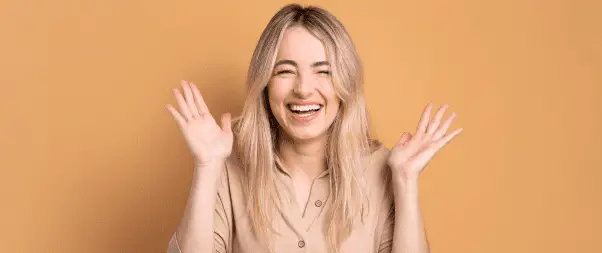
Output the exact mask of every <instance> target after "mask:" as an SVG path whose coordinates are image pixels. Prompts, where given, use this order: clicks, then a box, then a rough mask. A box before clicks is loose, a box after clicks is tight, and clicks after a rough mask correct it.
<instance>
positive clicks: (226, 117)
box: [222, 113, 232, 133]
mask: <svg viewBox="0 0 602 253" xmlns="http://www.w3.org/2000/svg"><path fill="white" fill-rule="evenodd" d="M222 131H224V132H225V133H231V132H232V116H231V115H230V113H224V114H222Z"/></svg>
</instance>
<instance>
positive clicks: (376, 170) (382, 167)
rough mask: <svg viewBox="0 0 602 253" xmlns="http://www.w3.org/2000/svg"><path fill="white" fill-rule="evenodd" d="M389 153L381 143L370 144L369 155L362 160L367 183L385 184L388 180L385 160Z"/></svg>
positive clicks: (388, 170) (387, 167)
mask: <svg viewBox="0 0 602 253" xmlns="http://www.w3.org/2000/svg"><path fill="white" fill-rule="evenodd" d="M390 152H391V151H390V149H389V148H387V147H386V146H385V145H384V144H382V143H381V142H379V141H373V142H372V144H371V151H370V154H369V155H368V156H366V158H365V160H364V164H365V165H364V166H365V167H364V168H365V172H364V176H365V177H366V179H368V180H369V181H380V182H379V183H386V182H387V181H388V180H389V178H390V175H389V174H390V169H389V166H388V164H387V159H388V158H389V154H390ZM374 183H376V182H374Z"/></svg>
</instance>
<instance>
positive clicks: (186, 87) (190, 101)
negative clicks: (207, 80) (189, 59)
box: [182, 81, 199, 118]
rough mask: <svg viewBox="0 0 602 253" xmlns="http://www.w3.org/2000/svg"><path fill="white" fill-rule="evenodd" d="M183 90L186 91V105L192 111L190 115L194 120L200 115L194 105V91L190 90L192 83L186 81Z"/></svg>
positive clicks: (183, 83)
mask: <svg viewBox="0 0 602 253" xmlns="http://www.w3.org/2000/svg"><path fill="white" fill-rule="evenodd" d="M182 88H183V89H184V97H185V98H186V105H187V106H188V109H189V110H190V114H191V115H192V117H193V118H194V117H195V116H198V115H199V111H198V110H197V108H196V105H195V104H194V98H193V97H192V89H191V88H190V83H188V82H186V81H182Z"/></svg>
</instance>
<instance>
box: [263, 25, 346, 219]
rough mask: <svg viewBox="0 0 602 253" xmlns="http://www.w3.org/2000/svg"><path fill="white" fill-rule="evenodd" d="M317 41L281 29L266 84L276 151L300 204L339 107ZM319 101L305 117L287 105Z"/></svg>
mask: <svg viewBox="0 0 602 253" xmlns="http://www.w3.org/2000/svg"><path fill="white" fill-rule="evenodd" d="M331 80H332V79H331V77H330V66H329V63H328V61H327V58H326V52H325V50H324V46H323V45H322V42H321V41H320V40H318V39H317V38H316V37H314V36H313V35H312V34H311V33H310V32H309V31H307V30H306V29H305V28H302V27H292V28H290V29H287V30H286V31H285V33H284V36H283V38H282V41H281V43H280V48H279V49H278V55H277V57H276V64H275V67H274V71H273V73H272V78H271V80H270V83H269V84H268V98H269V104H270V108H271V110H272V113H273V115H274V117H275V118H276V120H277V121H278V123H279V125H280V136H281V138H280V143H279V147H278V148H279V153H280V155H281V161H282V163H283V164H284V167H286V169H287V171H288V172H289V174H291V178H292V181H293V183H294V185H295V190H296V191H295V193H296V196H297V199H296V200H297V203H298V206H299V208H300V210H304V209H305V205H306V204H307V201H308V198H309V191H310V187H311V182H312V181H313V179H314V178H315V177H316V176H317V175H318V174H319V173H321V172H322V171H324V170H325V169H326V164H325V158H324V157H325V152H326V150H325V146H326V141H327V138H328V136H327V130H328V128H329V127H330V125H331V124H332V122H333V121H334V119H335V118H336V116H337V113H338V111H339V105H340V100H339V98H338V97H337V95H336V94H335V91H334V89H333V85H332V81H331ZM290 103H294V104H304V103H311V104H321V105H322V106H323V107H322V109H320V111H318V112H317V113H316V114H317V116H316V117H315V118H314V119H313V120H311V121H310V122H299V121H298V120H296V119H295V118H294V115H295V114H294V113H293V112H291V110H290V109H289V107H288V104H290Z"/></svg>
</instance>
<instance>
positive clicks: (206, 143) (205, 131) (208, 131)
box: [165, 81, 233, 166]
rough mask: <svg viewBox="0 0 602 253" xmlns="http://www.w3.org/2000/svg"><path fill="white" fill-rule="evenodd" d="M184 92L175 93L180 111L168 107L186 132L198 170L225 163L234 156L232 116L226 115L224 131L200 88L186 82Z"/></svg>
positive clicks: (224, 117) (177, 90) (223, 120)
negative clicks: (221, 161)
mask: <svg viewBox="0 0 602 253" xmlns="http://www.w3.org/2000/svg"><path fill="white" fill-rule="evenodd" d="M182 90H183V93H184V94H183V95H182V92H180V90H179V89H177V88H176V89H174V90H173V92H174V95H175V97H176V101H177V103H178V107H179V109H180V111H178V110H176V109H175V108H174V107H173V106H172V105H170V104H167V105H166V106H165V107H166V108H167V110H168V111H169V112H170V113H171V114H172V115H173V118H174V119H175V120H176V122H177V123H178V126H179V127H180V129H181V130H182V134H183V135H184V138H185V139H186V141H187V143H188V148H189V149H190V152H191V153H192V156H193V158H194V164H195V166H206V165H210V164H211V163H213V162H218V161H220V160H221V159H225V158H226V157H227V156H229V155H230V153H231V152H232V141H233V136H232V128H231V127H232V126H231V116H230V114H228V113H226V114H223V115H222V118H221V125H222V127H221V128H220V127H219V126H218V125H217V122H216V121H215V119H214V118H213V116H211V114H210V113H209V109H208V108H207V105H206V104H205V102H204V101H203V97H202V96H201V93H200V91H199V90H198V88H197V87H196V85H194V84H192V83H190V82H186V81H182Z"/></svg>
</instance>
